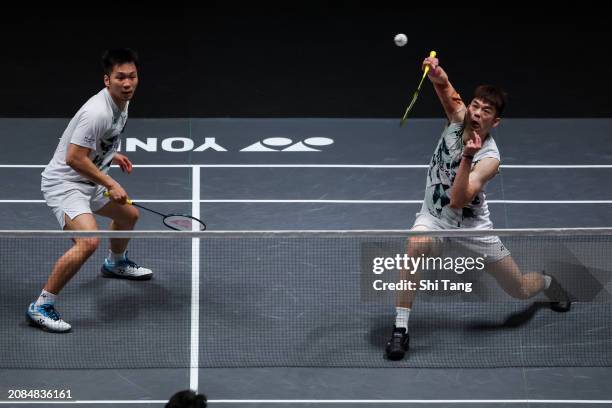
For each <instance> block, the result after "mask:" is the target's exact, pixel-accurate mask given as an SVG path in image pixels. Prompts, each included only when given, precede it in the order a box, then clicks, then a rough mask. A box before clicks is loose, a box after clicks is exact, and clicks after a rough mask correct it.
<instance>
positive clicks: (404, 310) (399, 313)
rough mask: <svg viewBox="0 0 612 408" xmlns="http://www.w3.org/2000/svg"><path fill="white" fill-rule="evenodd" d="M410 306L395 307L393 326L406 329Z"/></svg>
mask: <svg viewBox="0 0 612 408" xmlns="http://www.w3.org/2000/svg"><path fill="white" fill-rule="evenodd" d="M410 310H411V309H410V308H408V307H396V308H395V327H398V328H400V327H401V328H404V329H406V331H408V318H409V317H410Z"/></svg>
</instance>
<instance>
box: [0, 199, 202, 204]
mask: <svg viewBox="0 0 612 408" xmlns="http://www.w3.org/2000/svg"><path fill="white" fill-rule="evenodd" d="M134 201H137V202H139V203H191V202H193V200H136V199H135V200H134ZM44 202H45V200H0V203H44Z"/></svg>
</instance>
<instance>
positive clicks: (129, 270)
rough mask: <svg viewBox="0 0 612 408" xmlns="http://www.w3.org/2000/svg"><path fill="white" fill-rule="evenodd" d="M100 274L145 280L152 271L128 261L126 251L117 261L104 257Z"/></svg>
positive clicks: (150, 275)
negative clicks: (123, 256)
mask: <svg viewBox="0 0 612 408" xmlns="http://www.w3.org/2000/svg"><path fill="white" fill-rule="evenodd" d="M102 274H103V275H104V276H107V277H109V278H121V279H131V280H147V279H151V277H152V276H153V271H151V270H150V269H147V268H143V267H142V266H138V265H137V264H136V262H132V261H130V260H129V259H128V257H127V252H126V255H125V258H124V259H123V260H121V261H119V262H110V261H109V260H108V259H105V260H104V264H102Z"/></svg>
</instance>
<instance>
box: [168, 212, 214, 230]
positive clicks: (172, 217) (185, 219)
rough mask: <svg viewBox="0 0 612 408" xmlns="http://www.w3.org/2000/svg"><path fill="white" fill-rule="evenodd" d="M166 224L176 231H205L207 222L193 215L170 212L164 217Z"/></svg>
mask: <svg viewBox="0 0 612 408" xmlns="http://www.w3.org/2000/svg"><path fill="white" fill-rule="evenodd" d="M163 222H164V225H165V226H166V227H168V228H170V229H173V230H175V231H204V230H206V224H204V222H202V221H201V220H198V219H197V218H195V217H192V216H191V215H184V214H169V215H166V216H165V217H164V219H163Z"/></svg>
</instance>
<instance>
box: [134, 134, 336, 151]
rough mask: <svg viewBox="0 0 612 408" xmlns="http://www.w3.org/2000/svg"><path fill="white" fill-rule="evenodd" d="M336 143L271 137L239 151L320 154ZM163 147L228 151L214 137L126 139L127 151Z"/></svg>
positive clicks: (312, 139) (166, 148)
mask: <svg viewBox="0 0 612 408" xmlns="http://www.w3.org/2000/svg"><path fill="white" fill-rule="evenodd" d="M333 143H334V139H331V138H328V137H309V138H306V139H304V140H297V141H294V140H293V139H290V138H287V137H269V138H266V139H263V140H260V141H257V142H255V143H252V144H249V145H248V146H246V147H244V148H242V149H239V151H241V152H320V151H321V150H322V148H323V147H325V146H329V145H331V144H333ZM159 147H161V150H162V151H165V152H204V151H207V150H213V151H216V152H227V151H228V149H226V148H225V147H223V146H222V145H221V144H220V143H219V142H217V140H216V138H214V137H207V138H204V143H201V144H200V145H196V143H195V142H194V141H193V139H190V138H187V137H169V138H165V139H161V143H159V140H158V138H156V137H148V138H147V139H146V141H142V140H140V139H137V138H134V137H128V138H126V139H125V151H126V152H136V151H138V150H143V151H145V152H157V151H158V148H159Z"/></svg>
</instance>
